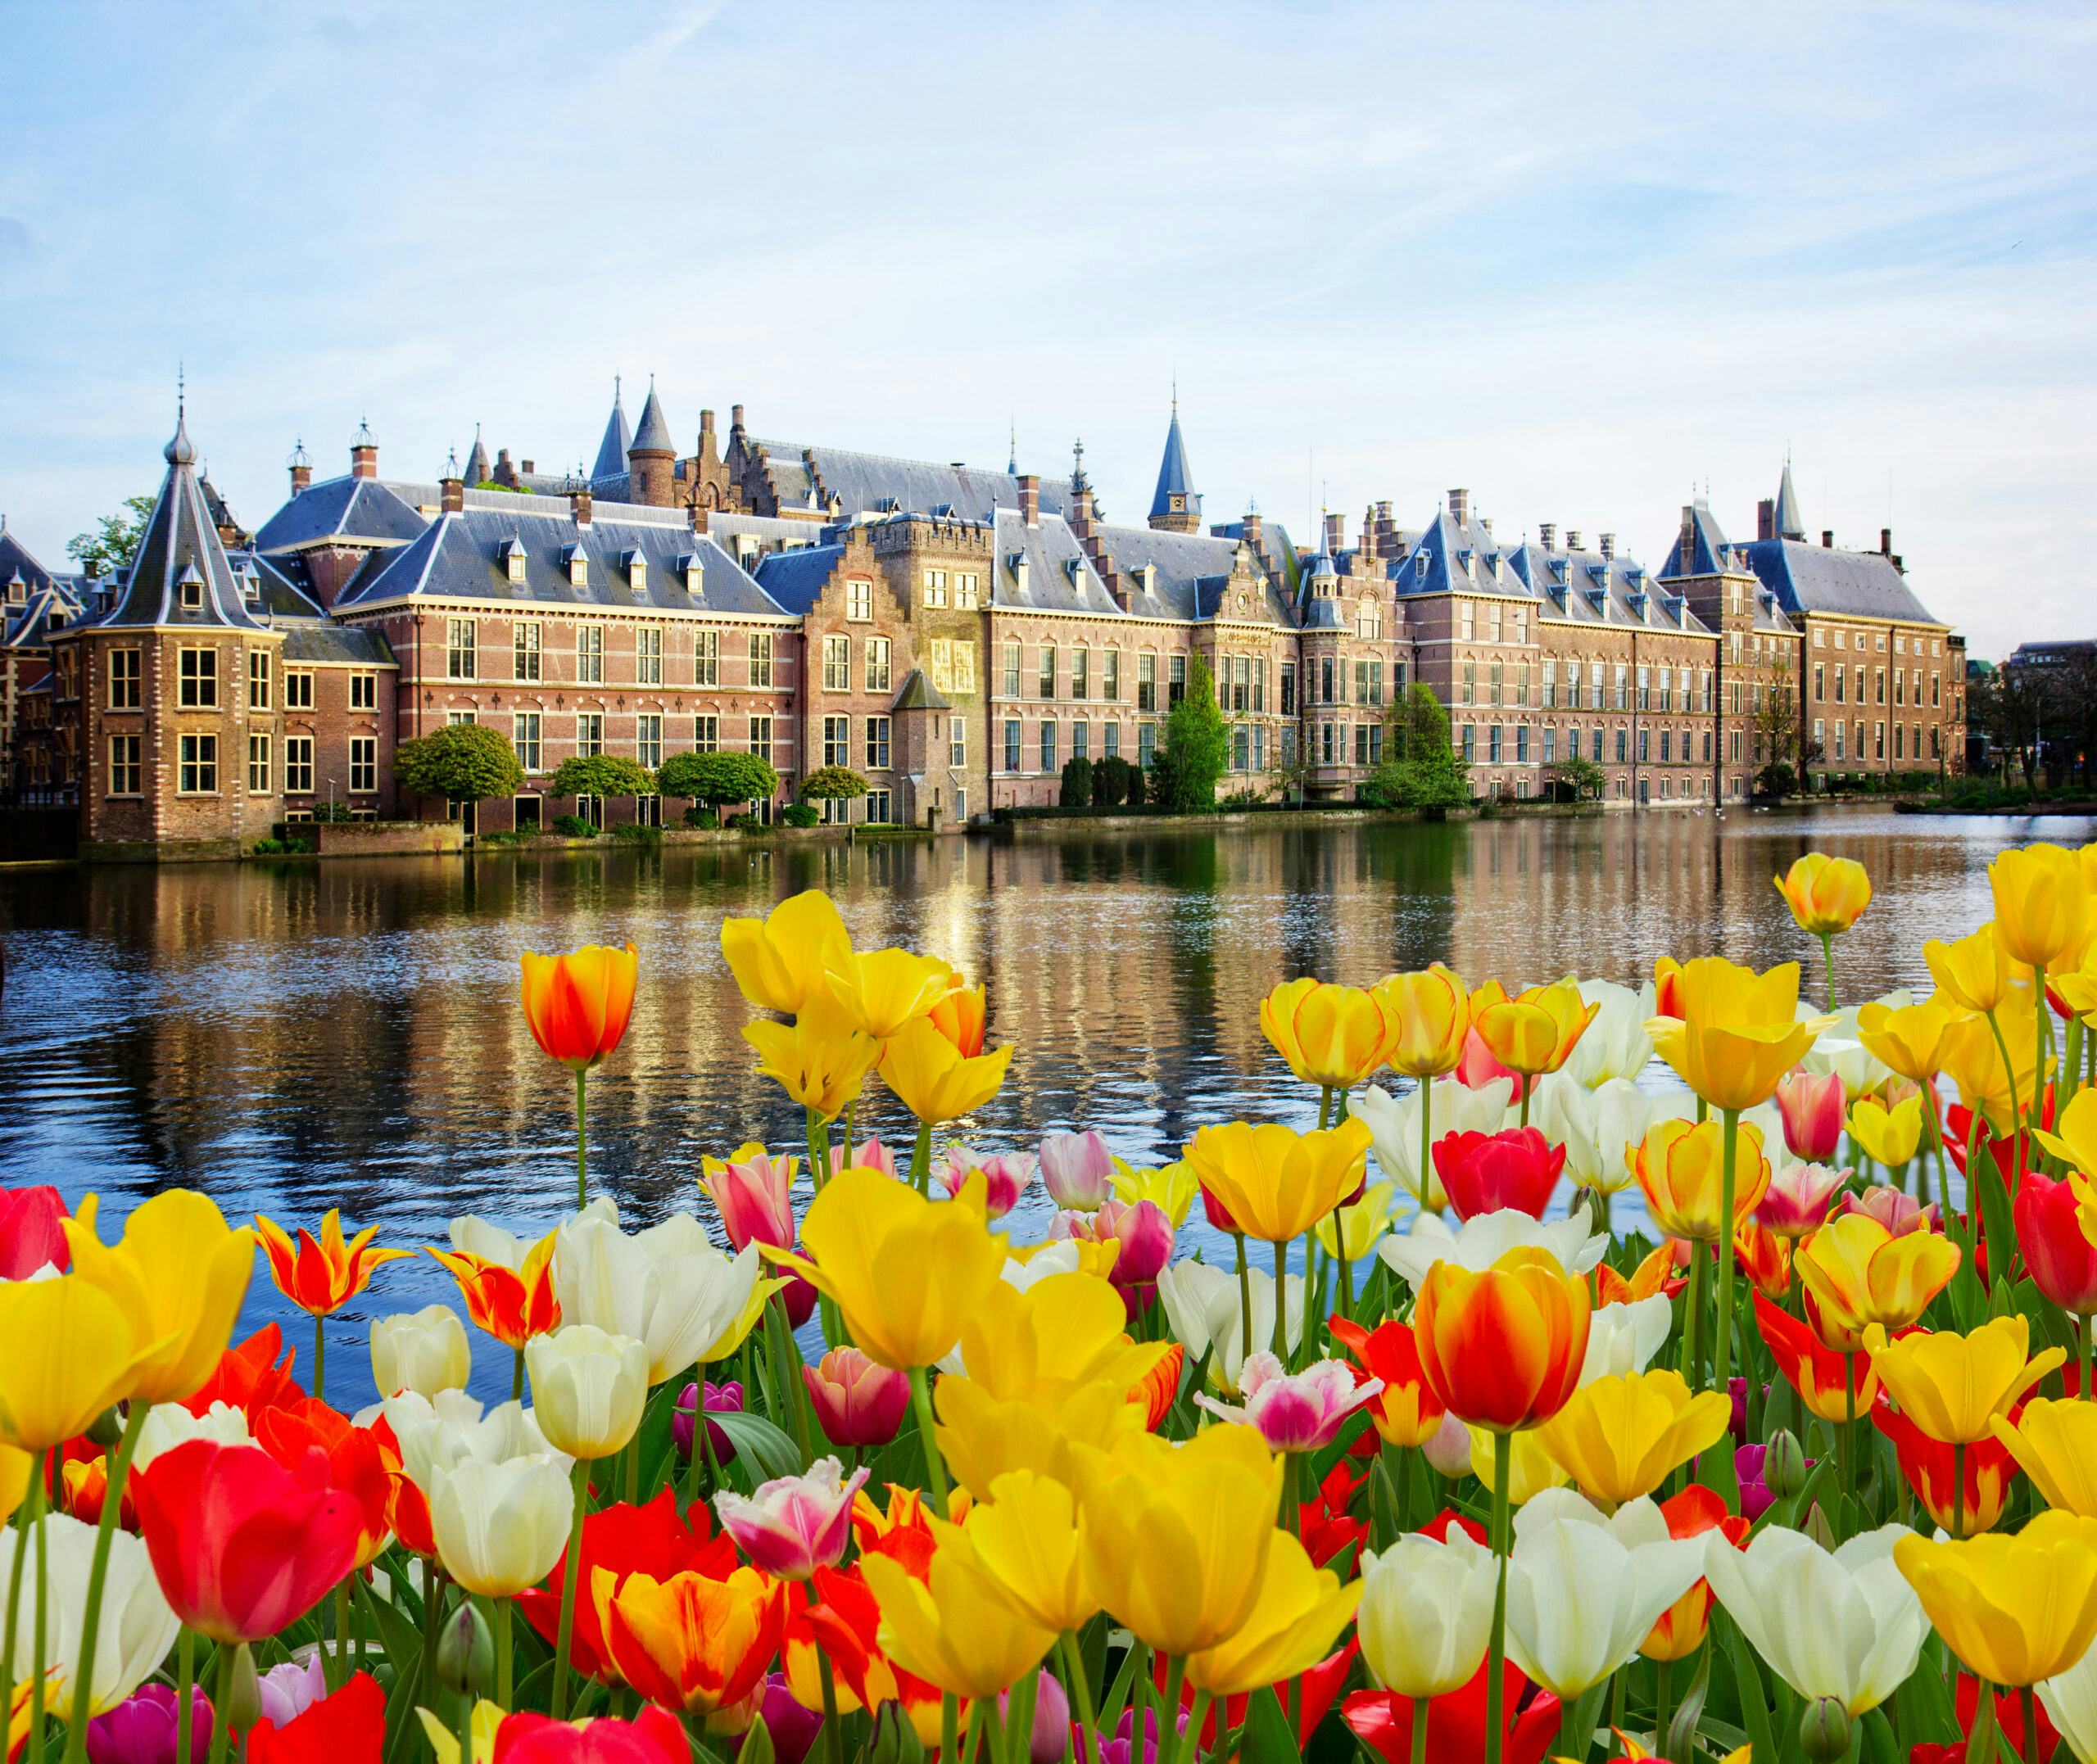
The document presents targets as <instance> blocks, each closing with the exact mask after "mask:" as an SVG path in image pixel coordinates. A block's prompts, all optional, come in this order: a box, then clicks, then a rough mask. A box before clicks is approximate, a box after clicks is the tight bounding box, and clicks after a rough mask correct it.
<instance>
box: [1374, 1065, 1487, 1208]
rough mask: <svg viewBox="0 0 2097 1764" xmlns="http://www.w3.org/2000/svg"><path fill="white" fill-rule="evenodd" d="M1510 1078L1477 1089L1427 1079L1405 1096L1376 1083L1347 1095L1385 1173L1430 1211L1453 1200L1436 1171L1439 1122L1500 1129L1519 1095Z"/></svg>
mask: <svg viewBox="0 0 2097 1764" xmlns="http://www.w3.org/2000/svg"><path fill="white" fill-rule="evenodd" d="M1514 1093H1515V1092H1514V1082H1513V1080H1512V1079H1495V1080H1493V1081H1492V1083H1488V1084H1484V1085H1481V1086H1479V1087H1478V1088H1475V1089H1474V1088H1472V1087H1470V1085H1468V1084H1464V1083H1459V1082H1458V1081H1457V1080H1456V1079H1453V1078H1444V1079H1432V1080H1427V1081H1424V1083H1422V1084H1421V1085H1419V1086H1415V1088H1413V1089H1411V1090H1409V1091H1407V1092H1406V1093H1405V1095H1403V1096H1402V1097H1393V1096H1392V1095H1391V1094H1390V1093H1389V1092H1388V1091H1386V1090H1384V1089H1383V1088H1381V1087H1380V1086H1379V1085H1375V1084H1371V1085H1370V1086H1369V1087H1368V1088H1367V1089H1366V1090H1364V1091H1363V1092H1361V1094H1360V1095H1359V1096H1352V1097H1348V1098H1347V1113H1348V1114H1349V1115H1352V1116H1353V1117H1354V1118H1355V1119H1357V1120H1359V1121H1361V1123H1362V1124H1363V1125H1364V1126H1366V1127H1367V1128H1368V1129H1369V1133H1370V1142H1371V1144H1373V1145H1374V1147H1375V1151H1376V1162H1377V1164H1378V1165H1379V1167H1380V1168H1381V1169H1382V1170H1383V1172H1384V1174H1385V1175H1387V1176H1388V1177H1389V1178H1391V1179H1392V1181H1393V1182H1395V1183H1397V1185H1398V1186H1399V1187H1402V1189H1404V1190H1405V1192H1406V1193H1407V1194H1409V1195H1411V1196H1412V1197H1413V1199H1415V1201H1419V1202H1420V1205H1422V1206H1423V1207H1424V1208H1426V1209H1428V1210H1430V1211H1433V1212H1439V1211H1440V1210H1442V1209H1443V1207H1444V1206H1446V1205H1448V1196H1447V1195H1446V1194H1444V1193H1443V1189H1442V1184H1441V1182H1440V1180H1439V1179H1438V1178H1437V1177H1436V1175H1435V1174H1434V1165H1433V1156H1432V1151H1431V1140H1432V1138H1433V1127H1434V1125H1435V1124H1439V1125H1440V1128H1441V1130H1442V1132H1443V1133H1498V1132H1499V1131H1500V1129H1501V1128H1502V1127H1504V1126H1506V1124H1507V1115H1508V1104H1509V1101H1510V1099H1511V1098H1512V1097H1513V1096H1514Z"/></svg>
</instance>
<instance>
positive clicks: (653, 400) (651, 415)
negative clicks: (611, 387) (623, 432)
mask: <svg viewBox="0 0 2097 1764" xmlns="http://www.w3.org/2000/svg"><path fill="white" fill-rule="evenodd" d="M612 414H613V415H614V417H615V418H617V419H618V422H619V423H621V424H622V425H623V424H624V423H625V421H626V418H625V417H624V416H623V414H620V413H619V412H618V410H616V409H614V412H613V413H612ZM626 450H627V453H629V454H636V453H666V454H669V455H673V456H674V455H676V453H677V442H676V441H674V440H673V438H672V437H671V435H670V425H669V423H668V420H667V419H666V418H664V415H663V405H662V400H659V398H657V397H656V396H655V376H654V374H652V373H651V374H650V375H649V376H648V402H647V403H646V404H645V405H642V406H641V426H640V427H638V428H636V430H635V431H634V432H633V439H632V441H629V442H627V448H626ZM601 457H602V455H600V458H601ZM621 463H622V464H623V463H624V462H623V461H622V462H621Z"/></svg>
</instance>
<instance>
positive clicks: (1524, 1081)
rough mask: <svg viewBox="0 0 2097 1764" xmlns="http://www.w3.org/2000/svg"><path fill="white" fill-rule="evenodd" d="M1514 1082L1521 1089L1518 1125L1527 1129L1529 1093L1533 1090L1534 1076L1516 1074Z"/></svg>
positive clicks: (1521, 1073)
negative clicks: (1520, 1112)
mask: <svg viewBox="0 0 2097 1764" xmlns="http://www.w3.org/2000/svg"><path fill="white" fill-rule="evenodd" d="M1515 1083H1517V1084H1518V1085H1520V1087H1521V1091H1522V1119H1521V1122H1520V1124H1521V1125H1522V1126H1524V1127H1527V1126H1528V1125H1529V1092H1530V1091H1531V1090H1532V1089H1533V1088H1535V1085H1536V1079H1535V1077H1534V1075H1533V1074H1530V1073H1527V1072H1518V1073H1516V1074H1515Z"/></svg>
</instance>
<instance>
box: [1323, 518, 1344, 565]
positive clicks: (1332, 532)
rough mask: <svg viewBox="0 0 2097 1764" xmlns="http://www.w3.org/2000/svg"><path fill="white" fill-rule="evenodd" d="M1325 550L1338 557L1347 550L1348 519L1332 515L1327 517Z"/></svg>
mask: <svg viewBox="0 0 2097 1764" xmlns="http://www.w3.org/2000/svg"><path fill="white" fill-rule="evenodd" d="M1325 550H1328V551H1329V552H1330V553H1331V554H1333V555H1334V557H1338V555H1339V554H1341V553H1342V552H1343V551H1344V550H1347V517H1346V516H1345V515H1344V514H1341V513H1328V514H1327V515H1326V517H1325Z"/></svg>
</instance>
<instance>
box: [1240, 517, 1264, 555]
mask: <svg viewBox="0 0 2097 1764" xmlns="http://www.w3.org/2000/svg"><path fill="white" fill-rule="evenodd" d="M1241 531H1243V534H1244V536H1245V543H1246V544H1247V545H1250V546H1251V547H1252V550H1254V551H1255V552H1256V553H1257V554H1259V555H1260V556H1261V557H1265V556H1266V537H1267V523H1266V517H1265V516H1263V515H1262V514H1261V513H1260V511H1259V510H1258V509H1247V510H1246V511H1245V524H1244V526H1243V528H1242V529H1241Z"/></svg>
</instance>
